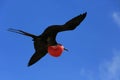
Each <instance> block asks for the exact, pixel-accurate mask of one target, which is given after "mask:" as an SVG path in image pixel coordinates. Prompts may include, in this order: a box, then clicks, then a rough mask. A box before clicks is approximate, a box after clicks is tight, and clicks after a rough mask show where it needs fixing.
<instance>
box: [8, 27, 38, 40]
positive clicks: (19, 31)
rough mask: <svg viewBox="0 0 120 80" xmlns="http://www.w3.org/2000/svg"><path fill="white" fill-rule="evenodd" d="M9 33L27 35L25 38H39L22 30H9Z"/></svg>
mask: <svg viewBox="0 0 120 80" xmlns="http://www.w3.org/2000/svg"><path fill="white" fill-rule="evenodd" d="M8 31H10V32H15V33H18V34H22V35H25V36H29V37H32V38H33V39H34V38H36V37H37V36H35V35H33V34H30V33H27V32H24V31H22V30H17V29H13V28H9V29H8Z"/></svg>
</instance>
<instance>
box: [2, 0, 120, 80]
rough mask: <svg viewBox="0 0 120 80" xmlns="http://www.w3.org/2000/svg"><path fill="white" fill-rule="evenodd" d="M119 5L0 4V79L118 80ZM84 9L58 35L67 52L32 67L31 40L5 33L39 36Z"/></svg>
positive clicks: (75, 1)
mask: <svg viewBox="0 0 120 80" xmlns="http://www.w3.org/2000/svg"><path fill="white" fill-rule="evenodd" d="M119 5H120V1H119V0H99V1H96V0H91V1H88V0H69V1H66V0H59V1H57V0H0V36H1V39H0V44H1V45H0V64H1V65H0V80H48V79H49V80H56V79H57V80H120V35H119V34H120V7H119ZM86 11H87V13H88V14H87V17H86V19H85V20H84V21H83V22H82V23H81V25H80V26H78V27H77V28H76V29H75V30H74V31H69V32H64V33H60V34H58V36H57V41H58V42H59V43H62V44H63V45H64V46H65V47H66V48H68V49H69V52H66V51H64V52H63V54H62V56H60V57H58V58H54V57H52V56H50V55H49V54H48V55H46V56H45V57H44V58H42V59H41V60H40V61H39V62H37V63H36V64H35V65H33V66H31V67H27V63H28V60H29V58H30V57H31V55H32V54H33V53H34V48H33V42H32V40H31V38H29V37H25V36H22V35H19V34H15V33H11V32H8V31H7V29H8V28H15V29H21V30H24V31H27V32H30V33H33V34H36V35H39V34H40V33H42V32H43V30H44V29H45V28H46V27H47V26H49V25H53V24H64V23H65V22H66V21H68V20H69V19H71V18H73V17H75V16H77V15H79V14H81V13H84V12H86Z"/></svg>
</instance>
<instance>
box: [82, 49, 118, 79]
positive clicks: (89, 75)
mask: <svg viewBox="0 0 120 80" xmlns="http://www.w3.org/2000/svg"><path fill="white" fill-rule="evenodd" d="M113 53H114V56H113V57H112V58H111V59H110V60H106V61H104V62H102V63H101V64H100V65H99V66H98V72H96V71H92V70H87V69H84V68H83V69H81V72H80V75H81V76H83V77H84V78H85V79H87V80H120V51H116V50H115V51H114V52H113Z"/></svg>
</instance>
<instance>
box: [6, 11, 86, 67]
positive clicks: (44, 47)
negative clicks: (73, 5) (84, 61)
mask: <svg viewBox="0 0 120 80" xmlns="http://www.w3.org/2000/svg"><path fill="white" fill-rule="evenodd" d="M86 15H87V12H85V13H83V14H80V15H78V16H76V17H74V18H72V19H71V20H69V21H68V22H66V23H65V24H63V25H52V26H49V27H48V28H46V29H45V31H44V32H43V33H42V34H41V35H39V36H36V35H33V34H30V33H27V32H25V31H22V30H17V29H12V28H9V29H8V31H11V32H15V33H19V34H22V35H25V36H29V37H32V39H33V41H34V48H35V53H34V54H33V55H32V57H31V58H30V60H29V63H28V66H31V65H32V64H34V63H36V62H37V61H38V60H40V59H41V58H42V57H44V56H45V55H46V54H47V53H48V46H54V45H57V44H58V43H57V42H56V35H57V33H58V32H62V31H68V30H74V29H75V28H76V27H77V26H78V25H79V24H80V23H81V22H82V21H83V20H84V19H85V17H86ZM65 50H66V49H65Z"/></svg>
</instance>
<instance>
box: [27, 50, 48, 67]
mask: <svg viewBox="0 0 120 80" xmlns="http://www.w3.org/2000/svg"><path fill="white" fill-rule="evenodd" d="M46 54H47V51H43V50H40V51H36V52H35V53H34V54H33V55H32V57H31V58H30V60H29V62H28V66H31V65H33V64H34V63H36V62H37V61H38V60H40V59H41V58H42V57H44V56H45V55H46Z"/></svg>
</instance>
